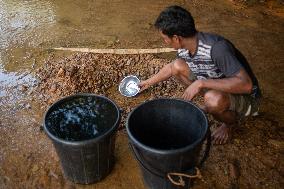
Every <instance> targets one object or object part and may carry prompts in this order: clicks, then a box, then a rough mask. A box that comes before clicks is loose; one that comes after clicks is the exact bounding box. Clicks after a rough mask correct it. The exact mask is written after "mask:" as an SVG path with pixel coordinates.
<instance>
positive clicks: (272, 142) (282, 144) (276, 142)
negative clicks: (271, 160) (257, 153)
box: [268, 139, 284, 149]
mask: <svg viewBox="0 0 284 189" xmlns="http://www.w3.org/2000/svg"><path fill="white" fill-rule="evenodd" d="M268 144H270V145H272V146H273V147H276V148H279V149H284V141H279V140H273V139H270V140H268Z"/></svg>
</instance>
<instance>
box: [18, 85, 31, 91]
mask: <svg viewBox="0 0 284 189" xmlns="http://www.w3.org/2000/svg"><path fill="white" fill-rule="evenodd" d="M28 88H29V87H28V86H27V85H21V86H20V88H19V90H20V91H21V92H26V91H27V90H28Z"/></svg>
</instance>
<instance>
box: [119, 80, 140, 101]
mask: <svg viewBox="0 0 284 189" xmlns="http://www.w3.org/2000/svg"><path fill="white" fill-rule="evenodd" d="M139 83H140V80H139V79H138V78H137V77H136V76H134V75H130V76H127V77H125V78H124V79H123V80H122V81H121V82H120V84H119V88H118V90H119V92H120V93H121V94H122V95H123V96H126V97H132V96H135V95H137V94H138V93H139V91H140V87H139V86H138V84H139Z"/></svg>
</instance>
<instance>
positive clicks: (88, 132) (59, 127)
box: [46, 97, 117, 141]
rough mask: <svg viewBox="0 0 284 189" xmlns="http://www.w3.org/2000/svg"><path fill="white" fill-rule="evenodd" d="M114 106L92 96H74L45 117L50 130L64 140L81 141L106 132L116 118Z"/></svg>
mask: <svg viewBox="0 0 284 189" xmlns="http://www.w3.org/2000/svg"><path fill="white" fill-rule="evenodd" d="M114 108H115V107H114V106H113V105H112V104H111V103H106V101H105V100H102V99H98V98H96V99H94V97H87V98H75V99H73V100H72V101H67V102H65V103H62V104H60V106H58V107H57V109H55V110H54V111H53V112H51V113H50V115H49V116H48V119H47V122H46V124H47V127H49V129H50V132H51V133H52V134H53V135H55V136H56V137H59V138H61V139H64V140H68V141H81V140H88V139H92V138H95V137H97V136H99V135H101V134H102V133H104V132H106V131H107V130H108V129H109V127H111V126H112V125H113V120H115V119H116V116H117V115H116V114H114V113H113V112H115V109H114Z"/></svg>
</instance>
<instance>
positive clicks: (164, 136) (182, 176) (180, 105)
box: [126, 98, 211, 189]
mask: <svg viewBox="0 0 284 189" xmlns="http://www.w3.org/2000/svg"><path fill="white" fill-rule="evenodd" d="M126 127H127V133H128V136H129V139H130V147H131V149H132V150H133V152H134V155H135V157H136V159H137V160H138V162H139V164H140V168H141V170H142V174H143V178H144V182H145V184H146V185H147V186H148V187H149V188H151V189H176V188H189V187H190V186H192V181H191V178H195V177H199V176H200V175H199V169H198V168H200V166H201V165H202V164H203V162H204V161H205V160H206V158H207V157H208V155H209V150H210V145H211V138H210V136H211V135H210V130H209V128H208V121H207V118H206V115H205V114H204V113H203V111H202V110H200V109H199V108H198V107H197V106H196V105H194V104H192V103H191V102H188V101H184V100H179V99H165V98H162V99H155V100H151V101H147V102H145V103H143V104H141V105H139V106H138V107H136V108H135V109H134V110H133V111H132V112H131V113H130V114H129V115H128V118H127V123H126ZM205 139H207V143H206V148H205V151H204V154H203V157H202V158H200V152H201V149H202V144H203V142H204V140H205Z"/></svg>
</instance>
